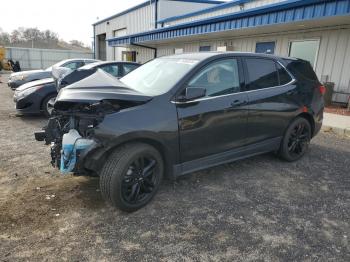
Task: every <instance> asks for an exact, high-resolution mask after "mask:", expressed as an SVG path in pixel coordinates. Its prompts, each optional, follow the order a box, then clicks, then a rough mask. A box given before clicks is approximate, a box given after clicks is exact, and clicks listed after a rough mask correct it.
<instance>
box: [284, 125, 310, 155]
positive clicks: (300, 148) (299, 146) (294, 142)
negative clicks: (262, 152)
mask: <svg viewBox="0 0 350 262" xmlns="http://www.w3.org/2000/svg"><path fill="white" fill-rule="evenodd" d="M309 143H310V130H309V128H308V127H307V126H306V125H305V124H303V123H299V124H298V125H296V126H295V127H294V128H293V131H292V132H291V134H290V137H289V140H288V151H289V153H290V154H291V155H293V156H299V155H302V154H303V153H304V152H305V150H306V149H307V147H308V145H309Z"/></svg>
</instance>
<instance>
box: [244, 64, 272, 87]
mask: <svg viewBox="0 0 350 262" xmlns="http://www.w3.org/2000/svg"><path fill="white" fill-rule="evenodd" d="M245 61H246V65H247V74H248V79H249V89H250V90H256V89H263V88H268V87H274V86H279V81H278V73H277V69H276V64H275V61H273V60H270V59H264V58H246V59H245Z"/></svg>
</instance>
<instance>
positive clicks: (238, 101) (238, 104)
mask: <svg viewBox="0 0 350 262" xmlns="http://www.w3.org/2000/svg"><path fill="white" fill-rule="evenodd" d="M246 103H247V101H242V100H238V99H237V100H235V101H232V102H231V107H236V106H242V105H245V104H246Z"/></svg>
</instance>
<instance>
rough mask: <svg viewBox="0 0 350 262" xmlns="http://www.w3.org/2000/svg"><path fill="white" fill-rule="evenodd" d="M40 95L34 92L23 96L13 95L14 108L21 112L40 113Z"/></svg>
mask: <svg viewBox="0 0 350 262" xmlns="http://www.w3.org/2000/svg"><path fill="white" fill-rule="evenodd" d="M42 99H43V98H42V97H41V96H40V95H38V94H36V93H32V94H30V95H28V96H25V97H21V98H19V97H17V96H16V95H15V96H14V97H13V101H14V102H15V103H16V110H17V111H18V112H19V113H22V114H40V113H41V101H42Z"/></svg>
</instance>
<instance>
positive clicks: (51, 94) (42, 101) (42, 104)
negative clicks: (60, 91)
mask: <svg viewBox="0 0 350 262" xmlns="http://www.w3.org/2000/svg"><path fill="white" fill-rule="evenodd" d="M53 95H56V96H57V93H55V92H50V93H48V94H46V95H45V96H44V97H43V98H42V99H41V102H40V110H43V109H44V107H43V106H44V101H45V100H46V98H48V97H49V96H53Z"/></svg>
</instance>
